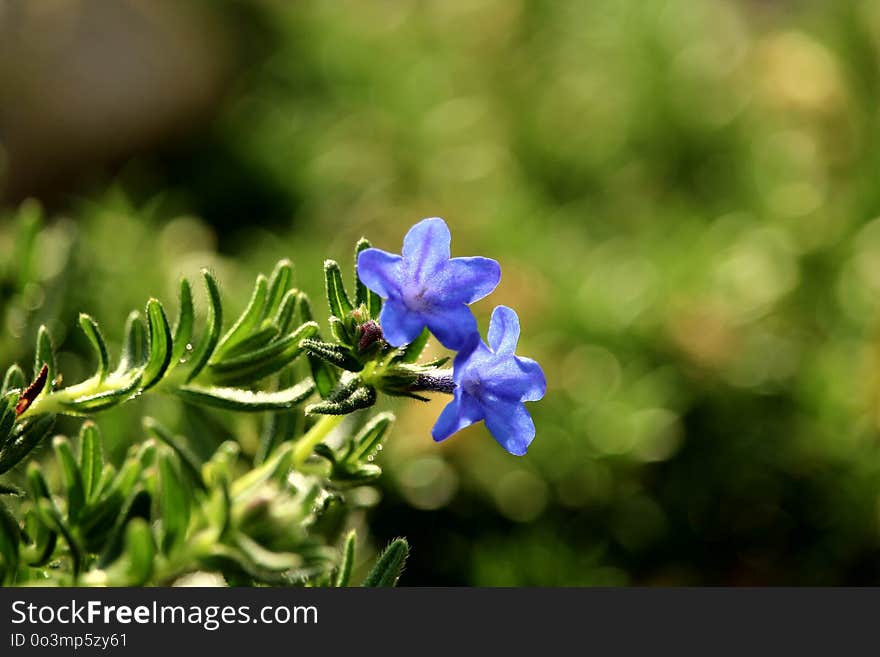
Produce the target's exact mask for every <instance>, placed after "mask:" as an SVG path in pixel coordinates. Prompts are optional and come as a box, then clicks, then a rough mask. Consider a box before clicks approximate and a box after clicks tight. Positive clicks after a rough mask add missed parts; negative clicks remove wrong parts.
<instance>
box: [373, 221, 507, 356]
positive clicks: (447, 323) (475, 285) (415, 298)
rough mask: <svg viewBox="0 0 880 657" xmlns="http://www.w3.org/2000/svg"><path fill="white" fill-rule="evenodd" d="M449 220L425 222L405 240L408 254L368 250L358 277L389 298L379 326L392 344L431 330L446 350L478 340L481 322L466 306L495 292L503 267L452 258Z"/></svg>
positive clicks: (477, 259)
mask: <svg viewBox="0 0 880 657" xmlns="http://www.w3.org/2000/svg"><path fill="white" fill-rule="evenodd" d="M450 241H451V237H450V234H449V228H448V227H447V226H446V222H445V221H443V220H442V219H440V218H438V217H432V218H430V219H423V220H422V221H420V222H419V223H417V224H416V225H415V226H413V227H412V228H410V229H409V232H408V233H407V234H406V237H404V238H403V251H402V254H403V255H396V254H393V253H388V252H387V251H382V250H381V249H365V250H364V251H361V253H360V255H359V256H358V261H357V267H358V276H359V277H360V279H361V281H362V282H363V284H364V285H366V286H367V287H368V288H370V289H371V290H372V291H373V292H375V293H376V294H378V295H379V296H380V297H382V298H383V299H385V304H384V305H383V307H382V313H381V314H380V315H379V323H380V324H381V325H382V331H383V332H384V335H385V339H386V340H387V341H388V343H389V344H391V345H392V346H395V347H400V346H403V345H405V344H408V343H410V342H412V341H413V340H415V339H416V338H417V337H418V336H419V333H421V332H422V329H424V328H425V327H426V326H427V327H428V329H429V330H430V331H431V333H433V334H434V335H435V336H436V337H437V339H438V340H440V342H441V343H442V344H443V345H444V346H445V347H447V348H449V349H453V350H456V351H457V350H460V349H463V348H465V347H467V346H468V345H469V344H470V343H471V342H474V341H475V340H476V336H477V320H476V319H474V316H473V314H472V313H471V311H470V309H469V308H468V307H467V305H468V304H469V303H473V302H474V301H477V300H478V299H482V298H483V297H485V296H486V295H487V294H489V293H490V292H492V290H494V289H495V287H496V286H497V285H498V281H500V280H501V267H500V266H499V265H498V263H497V262H496V261H495V260H491V259H489V258H480V257H473V258H450V257H449V243H450Z"/></svg>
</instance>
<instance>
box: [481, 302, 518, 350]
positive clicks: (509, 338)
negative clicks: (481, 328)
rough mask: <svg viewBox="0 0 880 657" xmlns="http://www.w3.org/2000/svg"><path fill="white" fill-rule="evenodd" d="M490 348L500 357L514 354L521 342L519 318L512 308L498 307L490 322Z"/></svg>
mask: <svg viewBox="0 0 880 657" xmlns="http://www.w3.org/2000/svg"><path fill="white" fill-rule="evenodd" d="M487 337H488V339H489V346H490V347H491V348H492V351H494V352H495V353H496V354H498V355H499V356H501V355H509V354H513V352H514V351H516V343H517V341H518V340H519V317H517V315H516V312H515V311H514V310H513V309H512V308H508V307H507V306H498V307H497V308H495V310H494V311H493V312H492V319H491V320H489V334H488V336H487Z"/></svg>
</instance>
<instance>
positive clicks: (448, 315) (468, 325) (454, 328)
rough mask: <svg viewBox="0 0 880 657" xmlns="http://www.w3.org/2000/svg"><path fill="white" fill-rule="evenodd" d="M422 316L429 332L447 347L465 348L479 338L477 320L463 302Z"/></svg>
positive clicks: (454, 349)
mask: <svg viewBox="0 0 880 657" xmlns="http://www.w3.org/2000/svg"><path fill="white" fill-rule="evenodd" d="M424 316H425V319H426V320H427V326H428V328H429V329H430V331H431V333H433V334H434V337H435V338H437V339H438V340H439V341H440V343H441V344H442V345H443V346H444V347H446V348H447V349H452V350H453V351H462V350H466V349H468V348H469V347H471V346H472V345H473V344H475V343H478V342H479V340H480V334H479V332H478V331H477V320H476V318H475V317H474V315H473V313H472V312H471V311H470V309H468V307H467V306H465V305H463V304H458V305H454V306H451V307H446V308H437V309H434V310H433V311H432V312H431V313H430V314H425V315H424ZM383 327H384V324H383ZM416 335H418V334H416Z"/></svg>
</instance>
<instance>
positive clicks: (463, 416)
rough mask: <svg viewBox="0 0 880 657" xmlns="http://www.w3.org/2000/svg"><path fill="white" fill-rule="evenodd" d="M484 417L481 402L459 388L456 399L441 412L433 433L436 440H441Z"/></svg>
mask: <svg viewBox="0 0 880 657" xmlns="http://www.w3.org/2000/svg"><path fill="white" fill-rule="evenodd" d="M482 419H483V413H482V410H481V409H480V405H479V403H477V401H476V400H475V399H473V398H472V397H470V396H468V395H464V394H462V393H461V391H460V390H457V391H456V394H455V399H453V400H452V401H451V402H449V403H448V404H446V406H445V407H444V409H443V411H442V412H441V413H440V417H438V418H437V422H436V423H434V428H433V429H432V430H431V435H432V436H433V438H434V440H436V441H437V442H440V441H441V440H446V439H447V438H449V436H451V435H452V434H454V433H455V432H456V431H460V430H462V429H464V428H465V427H467V426H470V425H471V424H473V423H474V422H479V421H480V420H482Z"/></svg>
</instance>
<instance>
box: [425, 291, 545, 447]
mask: <svg viewBox="0 0 880 657" xmlns="http://www.w3.org/2000/svg"><path fill="white" fill-rule="evenodd" d="M517 340H519V318H518V317H517V316H516V313H515V312H514V311H513V310H511V309H510V308H507V307H506V306H498V307H497V308H495V311H494V312H493V313H492V320H491V321H490V323H489V345H488V346H487V345H486V344H485V343H484V342H483V341H482V340H481V339H479V337H478V336H477V337H476V338H475V340H474V343H473V347H472V348H471V349H469V350H468V351H464V352H461V353H459V354H458V356H456V358H455V362H454V366H453V379H454V381H455V383H456V384H457V388H456V389H455V393H454V395H455V396H454V398H453V400H452V401H451V402H449V403H448V404H447V405H446V408H444V409H443V412H442V413H441V414H440V417H439V418H437V423H436V424H435V425H434V429H433V431H432V434H433V436H434V440H437V441H440V440H445V439H446V438H449V436H451V435H452V434H454V433H455V432H456V431H458V430H459V429H463V428H464V427H466V426H468V425H471V424H473V423H474V422H479V421H480V420H485V421H486V427H488V429H489V431H490V432H491V433H492V435H493V436H494V437H495V440H497V441H498V442H499V443H500V444H501V446H502V447H504V449H506V450H507V451H508V452H510V453H511V454H515V455H517V456H522V455H523V454H525V453H526V450H527V449H528V447H529V443H531V442H532V439H533V438H534V437H535V424H534V422H532V417H531V415H529V412H528V411H527V410H526V407H525V404H523V402H526V401H537V400H539V399H541V398H542V397H543V396H544V392H545V391H546V389H547V382H546V380H545V378H544V372H543V371H542V370H541V366H540V365H538V363H536V362H535V361H533V360H532V359H530V358H521V357H519V356H517V355H516V354H515V353H514V351H515V350H516V343H517Z"/></svg>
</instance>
